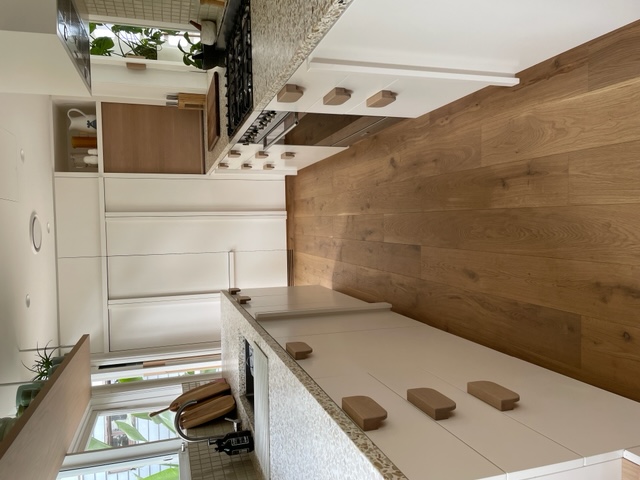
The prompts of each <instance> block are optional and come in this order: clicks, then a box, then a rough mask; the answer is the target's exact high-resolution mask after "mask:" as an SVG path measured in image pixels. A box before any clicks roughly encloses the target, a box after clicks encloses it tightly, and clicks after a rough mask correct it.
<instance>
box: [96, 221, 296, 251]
mask: <svg viewBox="0 0 640 480" xmlns="http://www.w3.org/2000/svg"><path fill="white" fill-rule="evenodd" d="M107 238H108V244H107V251H108V255H109V256H112V255H162V254H171V253H205V252H229V251H232V250H278V249H280V250H282V249H285V248H286V214H283V215H278V216H274V217H269V216H226V217H225V216H206V215H197V216H184V215H183V216H175V217H170V216H162V217H133V218H127V217H109V218H107Z"/></svg>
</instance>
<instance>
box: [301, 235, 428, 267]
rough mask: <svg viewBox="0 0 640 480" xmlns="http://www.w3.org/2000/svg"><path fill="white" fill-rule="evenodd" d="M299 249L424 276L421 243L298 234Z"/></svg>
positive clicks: (330, 257)
mask: <svg viewBox="0 0 640 480" xmlns="http://www.w3.org/2000/svg"><path fill="white" fill-rule="evenodd" d="M297 238H298V240H297V242H296V243H297V250H298V251H299V252H303V253H307V254H310V255H315V256H319V257H324V258H329V259H332V260H338V261H340V262H343V263H350V264H353V265H364V266H367V267H371V268H375V269H378V270H382V271H388V272H397V273H406V274H408V275H413V276H415V277H420V246H418V245H403V244H393V243H383V242H369V241H362V240H348V239H337V238H327V237H312V236H298V237H297Z"/></svg>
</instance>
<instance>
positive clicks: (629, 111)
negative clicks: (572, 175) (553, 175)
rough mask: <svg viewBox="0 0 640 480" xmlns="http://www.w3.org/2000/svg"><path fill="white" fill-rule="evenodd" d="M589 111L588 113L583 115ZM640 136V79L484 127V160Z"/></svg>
mask: <svg viewBox="0 0 640 480" xmlns="http://www.w3.org/2000/svg"><path fill="white" fill-rule="evenodd" d="M585 112H589V114H588V115H585ZM638 139H640V80H637V79H636V80H633V81H631V82H629V83H627V84H616V85H615V86H613V87H609V88H606V89H600V90H598V91H595V92H589V93H586V94H584V95H579V96H577V97H573V98H568V99H565V100H561V101H555V102H549V103H545V104H543V105H540V106H538V107H535V108H533V109H531V110H530V111H528V112H525V113H522V114H521V115H519V116H513V115H500V116H496V118H495V119H494V120H490V121H487V122H486V123H484V124H483V128H482V164H483V165H495V164H497V163H503V162H509V161H514V160H519V159H524V158H533V157H540V156H544V155H552V154H555V153H561V152H571V151H574V150H580V149H584V148H591V147H597V146H601V145H611V144H615V143H620V142H626V141H632V140H638Z"/></svg>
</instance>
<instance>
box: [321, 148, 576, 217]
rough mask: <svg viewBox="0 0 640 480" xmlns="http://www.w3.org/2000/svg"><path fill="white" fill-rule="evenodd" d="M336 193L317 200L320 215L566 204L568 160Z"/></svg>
mask: <svg viewBox="0 0 640 480" xmlns="http://www.w3.org/2000/svg"><path fill="white" fill-rule="evenodd" d="M394 168H396V167H391V169H392V170H393V169H394ZM417 170H420V169H417ZM407 171H408V172H410V171H413V170H412V169H408V170H407ZM334 179H335V174H334ZM337 190H338V192H339V193H334V194H332V195H320V196H317V197H315V199H314V209H315V210H314V211H315V214H316V215H356V214H381V213H393V212H396V211H398V210H400V211H404V212H412V211H413V212H420V211H437V210H454V209H477V208H511V207H523V206H545V205H566V204H567V199H568V173H567V156H566V155H556V156H551V157H547V158H540V159H532V160H525V161H522V162H514V163H509V164H503V165H496V166H491V167H485V168H477V169H473V170H463V171H460V172H454V173H448V174H443V175H438V176H435V177H431V176H427V177H426V178H425V177H422V176H421V175H419V174H418V175H415V174H414V175H413V176H412V177H410V178H409V179H407V180H404V181H399V182H395V181H392V182H388V183H382V184H380V183H376V188H375V190H374V189H371V188H359V189H352V188H339V189H337Z"/></svg>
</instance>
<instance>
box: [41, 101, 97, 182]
mask: <svg viewBox="0 0 640 480" xmlns="http://www.w3.org/2000/svg"><path fill="white" fill-rule="evenodd" d="M70 109H77V110H80V111H81V112H83V113H84V114H86V115H94V116H97V117H98V131H97V132H95V133H87V132H81V131H77V130H70V129H69V126H70V120H69V117H68V116H67V113H68V112H69V110H70ZM97 110H99V109H98V108H97V105H96V103H95V102H91V101H83V100H74V99H54V102H53V138H54V158H55V171H56V172H78V173H92V172H96V173H97V172H98V169H99V166H98V165H88V164H87V163H85V162H84V161H83V159H84V157H85V156H89V155H90V154H89V150H90V149H95V150H96V151H98V152H99V149H98V148H99V142H100V140H99V138H98V137H99V136H100V131H99V130H100V125H99V123H100V119H99V115H97ZM72 116H81V115H80V114H78V113H77V112H73V113H72ZM94 139H95V140H94ZM95 156H97V157H100V155H99V154H98V153H96V154H95Z"/></svg>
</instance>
